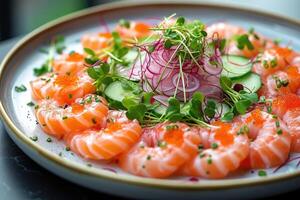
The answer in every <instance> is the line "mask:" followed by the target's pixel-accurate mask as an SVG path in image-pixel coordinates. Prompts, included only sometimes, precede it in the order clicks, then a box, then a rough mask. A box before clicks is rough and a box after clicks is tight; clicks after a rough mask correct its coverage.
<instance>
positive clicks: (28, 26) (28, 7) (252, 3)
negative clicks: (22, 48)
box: [0, 0, 300, 41]
mask: <svg viewBox="0 0 300 200" xmlns="http://www.w3.org/2000/svg"><path fill="white" fill-rule="evenodd" d="M116 1H118V0H0V41H2V40H6V39H9V38H12V37H16V36H19V35H24V34H26V33H28V32H30V31H32V30H33V29H35V28H37V27H38V26H40V25H43V24H45V23H46V22H48V21H51V20H53V19H56V18H58V17H61V16H63V15H66V14H69V13H71V12H74V11H77V10H81V9H84V8H87V7H91V6H96V5H100V4H104V3H108V2H116ZM119 1H121V0H119ZM136 1H138V0H136ZM194 1H197V0H194ZM198 1H202V2H214V3H220V4H229V5H232V4H233V5H240V6H242V7H252V8H257V9H261V10H267V11H269V12H274V13H279V14H281V15H285V16H289V17H293V18H297V19H300V12H299V8H300V1H299V0H198Z"/></svg>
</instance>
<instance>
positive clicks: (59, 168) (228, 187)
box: [0, 2, 300, 199]
mask: <svg viewBox="0 0 300 200" xmlns="http://www.w3.org/2000/svg"><path fill="white" fill-rule="evenodd" d="M173 13H177V14H178V15H182V16H186V17H187V18H190V19H195V18H197V19H200V20H202V21H203V22H205V23H212V22H216V21H226V22H230V23H233V24H238V25H241V26H243V27H244V28H246V29H248V28H250V27H254V28H255V30H256V31H257V32H259V33H262V34H264V35H266V36H267V37H270V38H274V39H276V38H280V39H282V41H283V43H289V42H290V41H292V46H293V48H295V49H296V50H298V51H299V50H300V39H299V35H300V23H299V22H295V21H293V20H290V19H284V18H282V17H278V16H273V15H270V14H265V13H261V12H257V11H250V10H243V9H239V8H233V7H223V6H217V5H207V4H205V5H204V4H196V3H189V2H185V3H178V2H177V3H176V2H173V3H170V2H168V3H153V2H152V3H150V2H149V3H116V4H110V5H106V6H101V7H96V8H92V9H89V10H85V11H82V12H79V13H76V14H73V15H70V16H67V17H64V18H62V19H59V20H57V21H55V22H52V23H49V24H47V25H45V26H43V27H42V28H39V29H38V30H36V31H34V32H33V33H31V34H29V35H28V36H27V37H26V38H24V39H23V40H22V41H21V42H20V43H19V44H18V45H16V46H15V48H13V50H11V51H10V52H9V54H8V55H7V56H6V58H5V59H4V61H3V62H2V64H1V77H0V100H1V104H0V110H1V114H2V117H3V121H4V123H5V126H6V129H7V131H8V132H9V134H10V136H11V137H12V139H13V140H14V141H15V143H16V144H17V145H18V146H19V147H20V148H21V149H22V150H23V151H24V152H25V153H26V154H27V155H28V156H30V157H31V158H32V159H33V160H35V161H36V162H37V163H39V164H40V165H42V166H44V167H45V168H47V169H48V170H49V171H51V172H53V173H55V174H57V175H59V176H61V177H63V178H65V179H68V180H70V181H72V182H75V183H78V184H80V185H83V186H86V187H89V188H92V189H95V190H98V191H103V192H107V193H112V194H116V195H122V196H126V197H135V198H163V197H172V198H175V199H180V198H200V197H214V198H222V199H225V198H241V197H248V198H254V197H262V196H267V195H272V194H278V193H281V192H284V191H288V190H292V189H295V188H297V187H298V185H299V183H300V168H299V169H298V168H297V163H298V162H299V161H300V158H299V159H294V160H293V161H291V162H288V163H287V164H285V165H284V166H283V167H282V168H280V169H279V170H277V171H276V172H275V169H269V170H267V173H268V176H266V177H259V176H258V175H257V172H256V171H251V172H244V173H239V174H231V175H230V176H229V177H228V178H226V179H222V180H205V179H195V178H191V177H173V178H170V179H164V180H158V179H150V178H142V177H136V176H132V175H129V174H126V173H124V172H122V171H120V170H119V169H118V168H117V167H116V166H111V165H107V164H106V163H103V162H92V161H86V160H83V159H81V158H79V157H78V156H76V155H75V154H73V153H72V152H70V151H66V150H65V146H64V144H63V143H62V142H61V141H57V140H56V139H52V140H53V141H52V142H51V143H49V142H47V141H46V140H47V138H48V136H47V135H46V134H44V133H43V132H42V130H41V129H40V128H39V127H38V126H37V125H36V121H35V117H34V114H33V110H32V108H30V107H28V106H27V105H26V104H27V103H28V102H30V101H31V100H32V99H31V95H30V89H29V90H27V91H26V92H24V93H16V92H15V91H14V86H16V85H21V84H24V85H25V86H27V88H30V87H29V84H28V83H29V81H30V80H32V79H34V76H33V68H35V67H38V66H40V65H41V64H42V63H43V62H44V60H45V55H44V54H41V53H40V51H39V50H40V49H41V48H42V47H46V45H47V44H48V43H49V40H50V39H51V38H53V37H54V36H56V35H64V36H65V37H66V43H67V46H68V49H67V50H66V51H67V52H68V51H70V50H72V49H74V48H79V45H80V44H79V39H80V36H81V35H82V34H83V33H85V32H99V31H101V30H103V26H102V25H103V21H105V23H107V25H108V26H109V27H110V28H112V27H113V26H114V24H115V23H116V22H117V21H118V20H119V19H121V18H125V19H128V20H135V19H138V20H145V21H148V22H150V23H156V22H157V20H155V19H157V18H162V17H163V16H169V15H171V14H173ZM32 136H38V138H39V139H38V141H37V142H33V141H32V140H31V139H29V138H30V137H32ZM299 156H300V155H299ZM297 157H298V155H296V154H295V155H292V158H297ZM90 165H92V166H90Z"/></svg>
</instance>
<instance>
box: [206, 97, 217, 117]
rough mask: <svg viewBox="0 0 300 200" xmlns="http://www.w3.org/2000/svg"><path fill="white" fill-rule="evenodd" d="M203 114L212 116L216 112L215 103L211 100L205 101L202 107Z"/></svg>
mask: <svg viewBox="0 0 300 200" xmlns="http://www.w3.org/2000/svg"><path fill="white" fill-rule="evenodd" d="M204 114H205V115H206V116H207V117H209V118H213V117H214V116H215V114H216V103H215V102H214V101H212V100H208V101H207V105H206V107H205V109H204Z"/></svg>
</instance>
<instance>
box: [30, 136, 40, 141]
mask: <svg viewBox="0 0 300 200" xmlns="http://www.w3.org/2000/svg"><path fill="white" fill-rule="evenodd" d="M30 139H31V140H32V141H34V142H36V141H38V139H39V138H38V136H32V137H30Z"/></svg>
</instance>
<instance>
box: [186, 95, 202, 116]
mask: <svg viewBox="0 0 300 200" xmlns="http://www.w3.org/2000/svg"><path fill="white" fill-rule="evenodd" d="M203 100H204V95H203V94H202V93H201V92H195V93H194V94H193V96H192V99H191V107H190V110H189V114H190V115H191V116H192V117H195V118H201V119H202V112H201V110H202V102H203Z"/></svg>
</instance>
